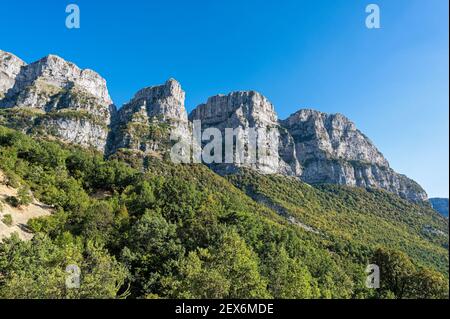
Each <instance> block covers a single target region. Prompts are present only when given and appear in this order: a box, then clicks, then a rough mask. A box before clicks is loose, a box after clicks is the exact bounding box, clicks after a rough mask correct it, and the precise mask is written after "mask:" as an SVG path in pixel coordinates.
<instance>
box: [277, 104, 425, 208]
mask: <svg viewBox="0 0 450 319" xmlns="http://www.w3.org/2000/svg"><path fill="white" fill-rule="evenodd" d="M281 125H282V126H283V127H285V128H286V129H287V130H288V131H289V133H290V134H291V135H292V136H293V138H294V141H295V147H296V151H297V154H298V158H299V160H300V164H301V166H302V168H303V170H302V174H301V175H300V178H301V179H302V180H303V181H305V182H307V183H311V184H316V183H331V184H341V185H349V186H359V187H368V188H382V189H385V190H388V191H390V192H393V193H396V194H398V195H400V196H401V197H403V198H408V199H410V200H413V201H422V200H426V198H427V195H426V193H425V191H424V190H423V189H422V188H421V187H420V186H419V185H418V184H417V183H416V182H414V181H413V180H411V179H409V178H407V177H406V176H404V175H401V174H398V173H396V172H394V171H393V170H392V169H391V168H390V167H389V163H388V161H387V160H386V159H385V158H384V156H383V154H382V153H381V152H380V151H379V150H378V149H377V148H376V147H375V145H374V144H373V143H372V142H371V141H370V140H369V138H367V137H366V136H365V135H364V134H363V133H361V132H360V131H359V130H358V129H357V128H356V126H355V124H354V123H353V122H351V121H350V120H349V119H347V118H346V117H345V116H343V115H341V114H325V113H322V112H318V111H314V110H300V111H298V112H296V113H295V114H293V115H291V116H289V118H287V119H286V120H284V121H281Z"/></svg>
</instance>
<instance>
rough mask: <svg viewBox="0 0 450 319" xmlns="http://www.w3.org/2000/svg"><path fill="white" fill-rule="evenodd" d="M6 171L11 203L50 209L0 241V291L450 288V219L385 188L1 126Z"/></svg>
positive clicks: (384, 291)
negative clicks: (224, 166)
mask: <svg viewBox="0 0 450 319" xmlns="http://www.w3.org/2000/svg"><path fill="white" fill-rule="evenodd" d="M0 170H1V171H2V172H3V174H4V175H5V176H6V183H7V184H8V185H10V186H11V187H15V188H17V189H19V192H18V195H17V198H10V199H9V203H10V204H14V205H17V206H20V205H27V203H29V202H30V196H31V194H32V195H33V196H34V197H35V198H37V199H38V200H39V201H41V202H42V203H45V204H47V205H51V207H52V208H53V209H52V211H53V213H52V214H51V215H50V216H46V217H40V218H36V219H32V220H30V221H29V223H28V225H27V227H28V228H29V229H30V231H32V232H33V233H34V237H33V238H32V240H29V241H24V240H21V239H19V237H18V236H16V235H13V236H12V237H10V238H7V239H5V240H4V241H3V242H2V243H0V298H448V273H449V272H448V266H449V260H448V219H445V218H443V217H441V216H440V215H439V214H437V213H436V212H434V211H433V210H432V209H431V207H430V206H428V205H427V204H420V205H419V204H413V203H411V202H408V201H405V200H403V199H401V198H399V197H397V196H395V195H393V194H390V193H387V192H385V191H381V190H366V189H359V188H358V189H356V188H350V187H341V186H336V185H315V186H311V185H308V184H304V183H302V182H300V181H298V180H297V179H293V178H288V177H282V176H265V175H259V174H257V173H254V172H251V171H245V170H243V171H241V172H240V173H238V174H235V175H230V176H226V177H221V176H219V175H217V174H215V173H214V172H213V171H211V170H210V169H208V168H207V167H206V166H203V165H200V164H199V165H182V164H180V165H175V164H172V163H170V162H169V161H165V160H164V159H158V158H153V157H143V156H140V155H139V154H138V153H136V152H135V153H131V152H122V153H118V154H116V155H115V156H114V157H113V158H110V159H108V160H106V159H104V158H103V155H102V154H100V153H97V152H96V151H94V150H87V149H82V148H79V147H76V146H69V145H64V144H62V143H61V142H57V141H49V140H43V139H39V138H37V137H34V138H31V137H29V136H26V135H24V134H22V133H20V132H18V131H15V130H11V129H7V128H5V127H2V126H0ZM1 207H2V206H1V205H0V209H1ZM368 264H376V265H378V266H379V267H380V271H381V280H380V285H381V286H380V288H379V289H369V288H366V277H367V275H368V274H367V273H366V272H365V269H366V266H367V265H368ZM68 265H77V266H78V267H79V268H80V270H81V284H80V287H79V288H78V289H71V288H69V287H67V285H66V278H67V272H66V267H67V266H68Z"/></svg>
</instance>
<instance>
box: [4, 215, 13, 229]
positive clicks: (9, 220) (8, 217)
mask: <svg viewBox="0 0 450 319" xmlns="http://www.w3.org/2000/svg"><path fill="white" fill-rule="evenodd" d="M2 222H3V224H5V225H6V226H12V223H13V219H12V216H11V215H10V214H7V215H5V216H3V219H2Z"/></svg>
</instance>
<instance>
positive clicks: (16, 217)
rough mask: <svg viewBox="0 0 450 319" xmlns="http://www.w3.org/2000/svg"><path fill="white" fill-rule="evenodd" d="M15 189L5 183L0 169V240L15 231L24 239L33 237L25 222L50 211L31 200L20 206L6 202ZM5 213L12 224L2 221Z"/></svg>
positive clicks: (15, 193) (13, 194) (45, 206)
mask: <svg viewBox="0 0 450 319" xmlns="http://www.w3.org/2000/svg"><path fill="white" fill-rule="evenodd" d="M16 195H17V189H14V188H12V187H9V186H6V185H5V176H4V174H3V172H2V171H0V241H1V240H2V239H3V238H5V237H9V236H11V234H12V233H14V232H16V233H18V234H19V236H20V238H22V239H24V240H29V239H31V238H32V237H33V234H32V233H30V232H29V230H28V229H27V226H26V225H27V222H28V220H30V219H31V218H36V217H40V216H47V215H50V214H51V213H52V209H51V207H49V206H47V205H45V204H42V203H40V202H38V201H37V200H35V199H34V200H33V202H32V203H31V204H30V205H28V206H23V207H20V208H15V207H12V206H10V205H8V204H7V203H6V201H5V200H6V198H7V197H8V196H16ZM5 215H11V217H12V220H13V222H12V225H11V226H8V225H5V223H3V221H2V220H3V218H4V216H5Z"/></svg>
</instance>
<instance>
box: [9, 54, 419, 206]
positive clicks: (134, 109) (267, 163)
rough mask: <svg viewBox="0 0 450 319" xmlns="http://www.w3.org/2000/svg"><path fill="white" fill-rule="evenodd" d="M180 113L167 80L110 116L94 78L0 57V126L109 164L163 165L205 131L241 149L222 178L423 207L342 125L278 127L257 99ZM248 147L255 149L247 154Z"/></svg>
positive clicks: (288, 123) (325, 120)
mask: <svg viewBox="0 0 450 319" xmlns="http://www.w3.org/2000/svg"><path fill="white" fill-rule="evenodd" d="M184 103H185V92H184V91H183V90H182V88H181V85H180V83H178V82H177V81H176V80H174V79H170V80H168V81H167V82H166V83H164V84H163V85H158V86H151V87H147V88H144V89H142V90H140V91H138V92H137V93H136V94H135V96H134V97H133V98H132V99H131V101H130V102H128V103H126V104H125V105H124V106H123V107H122V108H120V110H119V111H117V110H116V108H115V106H114V104H113V102H112V100H111V98H110V96H109V93H108V89H107V86H106V81H105V80H104V79H103V78H102V77H101V76H100V75H98V74H97V73H95V72H94V71H91V70H82V69H80V68H79V67H77V66H76V65H75V64H73V63H71V62H67V61H65V60H63V59H62V58H60V57H58V56H55V55H49V56H47V57H44V58H42V59H40V60H39V61H37V62H34V63H31V64H26V63H25V62H23V61H22V60H20V59H19V58H17V57H16V56H14V55H13V54H10V53H7V52H4V51H0V125H5V126H9V127H13V128H15V129H20V130H22V131H23V132H26V133H28V134H39V135H51V136H55V137H58V138H59V139H61V140H63V141H65V142H69V143H75V144H79V145H82V146H88V147H94V148H96V149H97V150H99V151H101V152H104V153H105V154H106V156H111V155H114V154H117V153H120V152H133V153H134V154H141V155H142V156H147V155H150V156H157V157H165V156H166V155H167V154H168V151H169V149H170V147H171V146H172V145H173V143H174V140H173V139H171V137H179V138H186V139H187V140H188V141H190V139H191V136H192V134H191V133H193V132H195V125H194V124H195V123H196V122H197V121H201V125H202V129H203V130H205V129H208V128H215V129H217V130H218V131H219V132H220V133H221V134H222V136H226V134H227V131H228V133H230V130H231V134H232V135H235V141H247V142H243V143H242V145H237V144H239V143H235V145H233V146H232V147H233V150H234V152H235V153H238V152H237V151H240V152H241V154H242V156H240V157H236V158H231V160H230V158H228V159H227V158H226V156H225V158H222V161H221V162H218V163H215V164H213V165H209V166H210V167H211V168H213V169H214V170H215V171H216V172H218V173H219V174H222V175H226V174H229V173H233V172H236V171H238V170H240V169H242V168H250V169H253V170H255V171H257V172H259V173H262V174H281V175H287V176H293V177H297V178H299V179H301V180H302V181H305V182H307V183H310V184H321V183H332V184H341V185H349V186H358V187H367V188H381V189H384V190H387V191H389V192H392V193H395V194H397V195H399V196H401V197H403V198H406V199H409V200H412V201H423V200H426V198H427V195H426V193H425V191H424V190H423V189H422V188H421V187H420V186H419V185H418V184H417V183H416V182H414V181H412V180H411V179H409V178H407V177H406V176H404V175H401V174H398V173H396V172H395V171H394V170H392V169H391V168H390V167H389V163H388V161H387V160H386V159H385V158H384V156H383V154H381V152H379V151H378V149H377V148H376V147H375V146H374V144H373V143H372V142H371V141H370V140H369V139H368V138H367V137H366V136H365V135H364V134H362V133H361V132H360V131H359V130H358V129H356V127H355V124H354V123H352V122H351V121H350V120H348V119H347V118H346V117H344V116H343V115H340V114H334V115H329V114H325V113H321V112H318V111H314V110H300V111H298V112H296V113H295V114H293V115H291V116H290V117H289V118H287V119H286V120H281V121H280V120H279V119H278V116H277V114H276V112H275V108H274V106H273V104H272V103H271V102H270V101H269V100H268V99H267V98H266V97H264V96H263V95H262V94H260V93H258V92H255V91H245V92H232V93H230V94H228V95H216V96H213V97H210V98H209V99H208V100H207V101H206V103H204V104H201V105H199V106H198V107H197V108H195V109H194V110H193V111H192V113H191V114H190V115H189V118H188V115H187V112H186V108H185V105H184ZM227 129H228V130H227ZM208 137H209V136H207V137H206V140H205V139H204V140H203V141H202V144H203V145H205V144H207V142H208ZM251 140H253V141H255V142H256V143H255V144H256V146H257V147H256V149H253V148H251V147H250V146H249V145H251V143H248V141H251ZM224 146H225V147H224V148H222V152H224V150H225V149H226V147H227V145H224ZM214 155H216V154H214ZM219 155H220V154H219ZM219 157H221V156H219ZM237 159H239V160H237Z"/></svg>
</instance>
